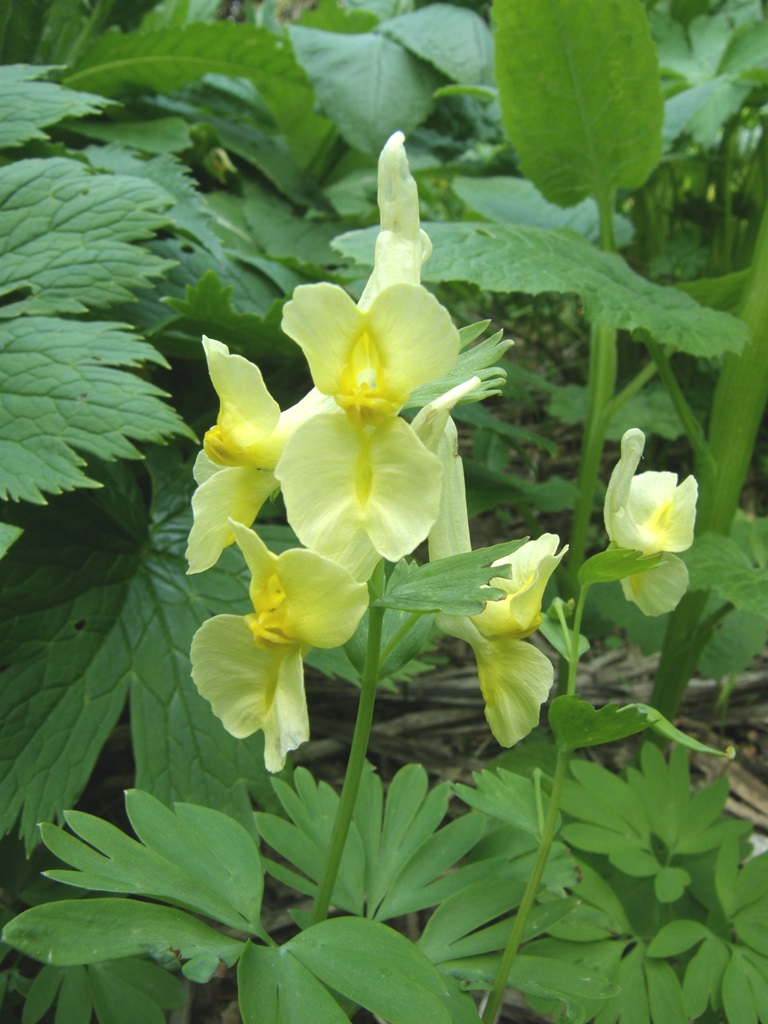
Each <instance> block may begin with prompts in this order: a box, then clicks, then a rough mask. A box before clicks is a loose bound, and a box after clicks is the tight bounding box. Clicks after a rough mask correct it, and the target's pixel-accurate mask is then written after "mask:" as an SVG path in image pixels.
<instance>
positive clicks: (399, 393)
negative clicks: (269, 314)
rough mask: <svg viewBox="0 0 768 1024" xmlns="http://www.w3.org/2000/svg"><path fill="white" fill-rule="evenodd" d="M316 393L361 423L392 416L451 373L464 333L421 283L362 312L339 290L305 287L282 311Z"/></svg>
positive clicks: (391, 291) (390, 293) (386, 294)
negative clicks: (330, 398)
mask: <svg viewBox="0 0 768 1024" xmlns="http://www.w3.org/2000/svg"><path fill="white" fill-rule="evenodd" d="M283 330H284V331H285V333H286V334H287V335H288V336H289V337H291V338H293V340H294V341H295V342H296V343H297V344H298V345H299V346H300V347H301V349H302V351H303V352H304V355H305V356H306V358H307V362H308V363H309V368H310V372H311V373H312V379H313V380H314V382H315V385H316V386H317V388H318V389H319V390H320V391H321V392H323V394H326V395H332V396H333V397H334V398H335V399H336V402H337V403H338V404H339V405H340V406H341V408H343V409H344V410H346V411H347V412H348V414H349V416H350V418H351V419H352V420H353V421H354V422H355V423H356V424H357V425H358V426H362V425H373V424H376V423H380V422H381V421H382V420H384V419H386V418H388V417H391V416H393V415H395V414H396V413H397V412H398V411H399V409H400V408H401V407H402V405H403V404H404V403H405V401H406V400H407V398H408V395H409V394H410V393H411V391H412V390H413V388H415V387H417V386H418V385H419V384H425V383H427V382H428V381H430V380H434V379H436V378H438V377H441V376H443V375H444V374H446V373H447V372H448V371H449V370H450V369H451V368H452V367H453V365H454V363H455V362H456V359H457V358H458V354H459V334H458V331H457V330H456V328H455V327H454V326H453V323H452V322H451V318H450V315H449V313H448V311H447V310H446V309H444V308H443V307H442V306H441V305H440V303H439V302H438V301H437V299H436V298H435V297H434V296H433V295H432V294H430V293H429V292H428V291H426V290H425V289H424V288H421V287H419V286H417V285H409V284H400V285H394V286H392V287H391V288H387V289H386V290H385V291H383V292H381V293H380V294H379V295H377V297H376V299H375V301H374V302H373V304H372V306H371V308H370V309H369V310H368V311H367V312H362V311H361V310H360V309H359V308H358V307H357V306H355V304H354V303H353V302H352V300H351V299H350V298H349V296H348V295H347V294H346V292H344V291H342V289H341V288H339V287H338V286H337V285H332V284H325V283H322V284H312V285H301V286H299V287H298V288H297V289H296V291H295V292H294V295H293V299H292V300H291V301H290V302H289V303H288V304H287V305H286V307H285V310H284V312H283Z"/></svg>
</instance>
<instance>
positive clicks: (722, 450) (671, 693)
mask: <svg viewBox="0 0 768 1024" xmlns="http://www.w3.org/2000/svg"><path fill="white" fill-rule="evenodd" d="M766 280H768V206H767V207H766V209H765V211H764V212H763V218H762V223H761V226H760V234H759V236H758V239H757V244H756V246H755V253H754V257H753V260H752V267H751V270H750V274H749V277H748V279H747V283H746V286H745V290H744V297H743V300H742V305H741V317H742V319H743V320H744V321H745V322H746V324H747V326H748V327H749V328H750V331H751V337H750V339H749V341H748V342H747V344H746V346H745V348H744V350H743V351H742V352H741V353H740V354H736V353H733V352H731V353H729V354H728V355H727V356H726V357H725V359H724V360H723V368H722V370H721V372H720V377H719V379H718V382H717V387H716V389H715V397H714V402H713V405H712V417H711V420H710V425H709V454H710V457H711V460H712V462H711V466H712V471H711V474H707V473H704V474H703V475H702V479H700V481H699V485H700V492H699V508H698V515H697V522H696V532H697V533H703V532H704V531H706V530H711V531H714V532H715V533H721V534H728V533H729V531H730V528H731V523H732V522H733V517H734V514H735V512H736V509H737V507H738V503H739V498H740V496H741V489H742V487H743V486H744V481H745V479H746V476H747V471H748V469H749V464H750V460H751V458H752V453H753V451H754V447H755V441H756V438H757V432H758V430H759V428H760V423H761V421H762V417H763V412H764V410H765V404H766V400H768V288H766V287H765V282H766ZM706 603H707V594H706V593H705V592H701V591H695V592H693V593H690V594H686V596H685V597H684V598H683V600H682V601H681V602H680V604H679V605H678V607H677V608H676V609H675V611H674V612H673V613H672V616H671V618H670V621H669V626H668V627H667V634H666V636H665V638H664V647H663V648H662V652H661V661H660V662H659V668H658V671H657V673H656V682H655V685H654V688H653V696H652V697H651V703H652V704H653V705H654V707H657V708H658V709H659V711H661V712H662V714H664V715H665V716H666V717H667V718H671V717H673V716H674V714H675V712H676V711H677V709H678V707H679V706H680V702H681V700H682V698H683V694H684V692H685V688H686V686H687V685H688V680H689V679H690V678H691V676H692V675H693V673H694V671H695V669H696V663H697V661H698V659H699V656H700V654H701V651H702V649H703V646H704V644H705V643H706V640H707V638H708V636H709V631H708V630H702V629H699V621H700V619H701V616H702V615H703V613H704V608H705V606H706Z"/></svg>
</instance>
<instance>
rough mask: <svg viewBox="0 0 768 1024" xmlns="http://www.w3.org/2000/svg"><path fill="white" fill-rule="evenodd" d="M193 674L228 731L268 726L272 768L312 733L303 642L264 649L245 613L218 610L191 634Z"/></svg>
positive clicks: (244, 733)
mask: <svg viewBox="0 0 768 1024" xmlns="http://www.w3.org/2000/svg"><path fill="white" fill-rule="evenodd" d="M192 678H193V680H194V682H195V685H196V686H197V689H198V690H199V692H200V694H201V695H202V696H203V697H205V699H206V700H208V701H209V702H210V704H211V707H212V709H213V713H214V714H215V715H216V716H217V717H218V718H220V719H221V721H222V723H223V725H224V728H225V729H226V730H227V732H229V733H231V734H232V735H233V736H235V737H237V738H238V739H243V738H245V737H246V736H250V735H251V734H252V733H254V732H257V731H258V730H260V729H261V730H263V732H264V741H265V742H264V761H265V764H266V766H267V769H268V770H269V771H271V772H276V771H280V769H281V768H282V767H283V766H284V764H285V757H286V754H287V753H288V751H289V750H295V749H296V747H298V746H299V745H300V744H301V743H304V742H305V740H308V739H309V719H308V717H307V705H306V698H305V696H304V675H303V666H302V660H301V648H300V647H299V646H295V647H290V648H287V649H281V650H262V649H260V648H258V647H256V646H255V645H254V643H253V637H252V634H251V631H250V629H249V628H248V625H247V624H246V621H245V619H244V618H242V617H241V616H238V615H217V616H216V617H215V618H213V619H209V620H208V621H207V622H205V623H203V625H202V626H201V627H200V629H199V630H198V631H197V633H196V634H195V636H194V639H193V640H192Z"/></svg>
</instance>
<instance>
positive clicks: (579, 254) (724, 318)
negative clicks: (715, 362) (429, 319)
mask: <svg viewBox="0 0 768 1024" xmlns="http://www.w3.org/2000/svg"><path fill="white" fill-rule="evenodd" d="M424 226H425V228H426V231H427V233H428V234H429V237H430V238H431V239H432V244H433V252H432V255H431V256H430V258H429V260H427V262H426V263H425V264H424V269H423V271H422V278H423V280H424V281H427V282H431V283H435V284H438V283H442V282H445V281H470V282H472V283H473V284H476V285H478V286H479V287H480V288H483V289H485V290H487V291H496V292H504V293H507V292H523V293H525V294H528V295H540V294H541V293H542V292H574V293H575V294H577V295H578V296H579V297H580V298H581V300H582V303H583V306H584V315H585V316H586V318H587V319H588V320H591V321H593V322H595V323H600V324H605V325H606V326H608V327H615V328H617V329H622V330H627V331H638V330H642V331H648V332H649V333H650V334H652V335H653V336H654V337H655V338H657V339H658V341H659V342H660V343H661V344H663V345H666V346H669V347H670V348H673V349H677V350H679V351H681V352H687V353H689V354H690V355H696V356H704V357H708V358H711V357H714V356H717V355H719V354H721V353H722V352H726V351H731V352H739V351H740V350H741V348H742V347H743V345H744V342H745V341H746V338H747V328H746V326H745V325H744V324H743V323H742V322H741V321H740V320H737V319H736V318H735V317H732V316H728V315H727V314H725V313H720V312H718V311H717V310H712V309H706V308H705V307H703V306H699V305H698V304H697V303H696V302H694V300H693V299H691V298H690V296H688V295H685V294H683V293H682V292H680V291H678V290H677V289H674V288H665V287H662V286H661V285H657V284H654V283H652V282H651V281H647V280H646V279H645V278H643V277H641V276H640V275H639V274H636V273H635V272H634V271H633V270H631V269H630V267H629V266H628V264H627V263H625V261H624V260H622V259H621V258H620V257H619V256H616V255H615V254H613V253H606V252H600V251H599V250H597V249H595V248H594V246H592V245H590V244H589V242H587V241H586V239H584V238H580V237H579V236H578V235H576V234H574V233H573V232H570V231H565V230H552V231H548V230H544V229H542V228H525V227H519V228H518V227H512V226H511V225H506V224H493V225H489V224H471V223H466V224H464V223H461V224H459V223H454V224H425V225H424ZM375 237H376V231H375V230H373V229H366V230H365V231H360V232H357V231H356V232H350V233H348V234H345V235H341V236H340V237H339V238H337V239H336V240H335V242H334V245H335V247H336V248H337V249H339V250H340V251H341V252H342V253H343V254H344V255H345V256H348V257H351V258H352V259H355V260H356V261H357V262H359V263H365V264H368V265H371V264H372V262H373V246H374V241H375Z"/></svg>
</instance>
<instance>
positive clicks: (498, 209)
mask: <svg viewBox="0 0 768 1024" xmlns="http://www.w3.org/2000/svg"><path fill="white" fill-rule="evenodd" d="M451 188H452V189H453V191H454V192H455V193H456V195H457V196H458V197H459V199H461V201H462V202H463V203H465V204H466V206H467V207H469V213H468V215H467V220H474V219H475V217H474V216H473V214H480V216H481V217H484V218H486V219H487V220H489V221H494V222H496V223H498V224H516V225H518V226H523V225H524V226H526V227H531V228H570V229H571V230H572V231H577V232H578V233H579V234H580V235H583V236H584V237H585V238H587V239H588V240H589V241H590V242H598V241H599V240H600V215H599V212H598V209H597V203H596V202H595V201H594V199H592V198H588V199H584V200H582V202H580V203H577V204H576V206H569V207H567V208H565V209H563V208H562V207H560V206H556V205H555V204H554V203H548V202H547V200H546V199H545V198H544V196H543V195H542V194H541V192H539V190H538V189H537V188H536V186H535V185H534V184H533V182H532V181H528V180H526V179H525V178H512V177H508V178H501V177H482V178H463V177H461V176H457V177H455V178H454V179H453V181H452V182H451ZM613 230H614V233H615V235H616V243H617V245H618V246H619V248H622V247H623V246H625V245H629V243H630V242H631V241H632V225H631V223H630V222H629V221H628V220H627V219H626V218H625V217H622V216H620V215H619V214H614V218H613Z"/></svg>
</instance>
